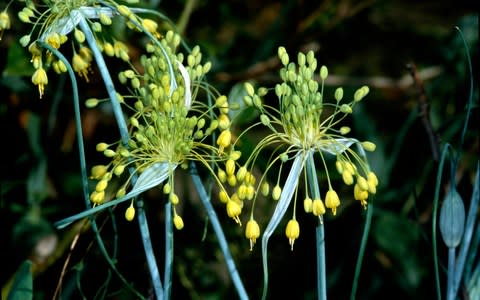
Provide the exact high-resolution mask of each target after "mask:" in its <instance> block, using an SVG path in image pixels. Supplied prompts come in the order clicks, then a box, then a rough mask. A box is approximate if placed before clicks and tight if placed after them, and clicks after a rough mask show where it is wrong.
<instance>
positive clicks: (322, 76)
mask: <svg viewBox="0 0 480 300" xmlns="http://www.w3.org/2000/svg"><path fill="white" fill-rule="evenodd" d="M327 76H328V69H327V67H326V66H322V67H321V68H320V79H322V80H325V79H326V78H327Z"/></svg>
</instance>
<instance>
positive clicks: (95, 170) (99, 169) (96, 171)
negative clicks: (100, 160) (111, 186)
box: [90, 165, 108, 179]
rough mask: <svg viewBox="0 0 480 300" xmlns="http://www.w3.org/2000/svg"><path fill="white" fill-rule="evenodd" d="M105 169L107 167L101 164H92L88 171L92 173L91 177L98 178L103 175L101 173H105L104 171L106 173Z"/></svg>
mask: <svg viewBox="0 0 480 300" xmlns="http://www.w3.org/2000/svg"><path fill="white" fill-rule="evenodd" d="M107 170H108V169H107V167H106V166H103V165H97V166H93V167H92V170H91V171H90V173H92V177H91V178H93V179H100V178H102V177H103V175H105V173H107Z"/></svg>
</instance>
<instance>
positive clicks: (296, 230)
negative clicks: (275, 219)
mask: <svg viewBox="0 0 480 300" xmlns="http://www.w3.org/2000/svg"><path fill="white" fill-rule="evenodd" d="M285 235H286V236H287V238H288V242H289V243H290V247H291V250H292V251H293V244H294V243H295V240H296V239H297V238H298V237H299V236H300V225H299V224H298V222H297V220H295V219H291V220H290V221H288V223H287V227H286V228H285Z"/></svg>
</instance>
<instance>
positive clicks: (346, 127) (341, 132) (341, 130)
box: [340, 126, 351, 135]
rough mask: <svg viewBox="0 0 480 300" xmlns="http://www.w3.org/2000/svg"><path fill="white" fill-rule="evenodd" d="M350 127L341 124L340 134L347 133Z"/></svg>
mask: <svg viewBox="0 0 480 300" xmlns="http://www.w3.org/2000/svg"><path fill="white" fill-rule="evenodd" d="M350 130H351V129H350V127H348V126H342V127H340V134H341V135H345V134H348V133H349V132H350Z"/></svg>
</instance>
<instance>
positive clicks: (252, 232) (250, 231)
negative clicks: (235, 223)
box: [245, 219, 260, 251]
mask: <svg viewBox="0 0 480 300" xmlns="http://www.w3.org/2000/svg"><path fill="white" fill-rule="evenodd" d="M259 236H260V226H258V223H257V221H255V220H254V219H250V220H249V221H248V222H247V226H246V228H245V237H246V238H247V239H249V240H250V251H252V249H253V245H254V244H255V242H256V240H257V238H258V237H259Z"/></svg>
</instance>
